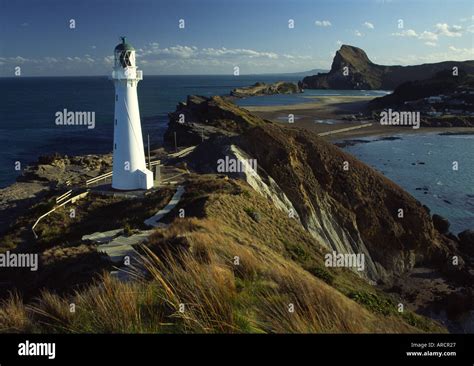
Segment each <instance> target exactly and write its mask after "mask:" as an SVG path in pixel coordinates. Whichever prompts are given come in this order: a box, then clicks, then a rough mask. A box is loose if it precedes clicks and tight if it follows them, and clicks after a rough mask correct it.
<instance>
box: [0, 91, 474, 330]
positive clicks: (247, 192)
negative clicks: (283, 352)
mask: <svg viewBox="0 0 474 366" xmlns="http://www.w3.org/2000/svg"><path fill="white" fill-rule="evenodd" d="M169 117H170V118H169V125H168V130H167V131H166V134H165V137H164V139H165V143H166V145H167V146H168V147H169V148H170V149H169V151H170V152H171V151H174V145H175V141H176V144H177V145H178V147H179V148H180V149H181V148H184V147H191V146H195V148H194V149H190V150H189V152H188V153H187V154H185V155H183V156H177V155H175V154H171V153H169V154H165V155H164V156H163V160H162V162H163V164H164V165H166V166H167V167H182V169H181V168H180V169H181V171H182V174H184V178H183V180H182V183H180V184H182V185H183V189H184V192H185V193H184V195H183V198H182V199H181V201H180V202H179V203H178V205H177V206H176V208H175V209H173V210H172V211H171V212H170V213H169V214H168V216H167V217H165V219H164V220H163V225H164V226H163V227H162V228H157V229H155V231H154V232H153V234H152V235H150V237H149V238H148V239H147V240H146V242H145V243H144V244H143V248H142V247H140V248H142V249H140V250H143V251H144V252H143V253H145V254H146V253H148V254H146V255H147V256H148V257H149V256H150V254H149V252H148V251H151V252H152V253H154V254H153V255H156V256H158V257H159V258H160V259H159V260H157V261H156V263H155V264H153V265H150V264H148V267H147V268H148V270H149V274H148V277H146V281H142V282H139V283H132V284H117V283H116V282H113V281H112V282H111V280H110V279H108V278H107V277H105V279H103V282H102V284H101V285H100V286H98V287H94V285H93V279H96V278H98V276H99V275H100V273H101V271H103V270H105V269H109V267H110V264H107V263H106V261H105V259H104V258H103V256H100V255H99V254H98V253H97V251H96V250H97V248H96V247H95V244H93V243H89V242H84V241H83V240H82V238H83V236H84V235H86V234H91V233H94V232H96V231H101V230H102V231H105V230H115V229H123V231H124V232H133V231H134V230H143V221H144V219H146V218H147V217H149V216H150V215H152V214H153V213H156V212H157V211H158V210H159V209H160V208H162V207H163V205H164V204H165V203H166V202H168V200H169V199H170V197H171V195H172V194H173V191H172V189H170V188H160V189H158V190H156V191H154V192H152V193H150V194H148V195H146V196H143V197H138V198H134V199H124V198H122V197H109V196H106V197H104V196H101V195H99V194H91V195H89V196H88V197H87V198H85V199H84V200H81V201H79V202H77V203H75V204H74V207H75V208H76V212H77V217H74V218H71V217H70V216H69V211H68V209H63V210H61V209H59V210H57V211H56V212H55V213H54V214H52V215H51V217H47V218H46V219H45V220H43V222H42V223H41V224H40V225H39V227H38V230H37V231H38V233H39V238H38V239H35V238H33V236H32V234H31V230H30V228H31V224H32V223H33V222H34V220H35V218H36V217H37V216H38V215H39V214H41V213H44V211H45V210H46V209H47V207H46V206H45V205H41V204H36V206H33V208H30V209H28V206H31V202H27V201H25V202H26V203H24V205H23V206H22V207H23V208H22V209H21V210H20V211H21V212H20V211H17V212H16V213H15V214H13V213H12V215H11V219H12V220H13V225H10V227H9V230H8V232H7V234H6V235H4V236H3V237H2V242H3V246H2V248H1V250H2V251H4V250H5V249H10V250H13V251H14V250H27V251H33V252H36V253H40V255H41V266H40V268H42V270H41V271H39V272H38V273H30V272H27V273H22V274H18V273H17V272H15V276H17V277H15V278H12V277H8V276H7V278H4V277H0V283H2V282H3V281H4V280H8V281H10V282H12V283H13V284H14V285H15V286H16V287H15V288H16V289H17V290H18V291H19V292H20V293H24V294H28V297H26V298H25V301H29V299H32V298H34V296H39V295H40V294H41V296H42V297H40V298H39V300H38V299H37V300H35V301H39V302H37V303H36V305H35V306H37V308H40V309H42V311H43V313H41V314H48V313H49V312H50V311H52V310H51V308H49V306H50V305H51V303H50V302H48V298H49V297H48V296H52V295H50V294H49V293H46V294H45V293H44V292H43V293H41V291H43V290H44V288H47V289H49V290H52V291H59V292H60V294H61V296H64V297H61V298H59V297H57V298H56V300H55V301H56V302H55V304H62V303H63V302H64V303H66V304H69V303H70V301H77V302H78V303H79V304H80V306H78V307H79V308H81V309H88V310H81V311H84V313H82V316H81V319H82V320H81V322H79V323H78V322H77V320H76V318H75V317H70V316H68V317H66V318H62V315H61V314H62V313H61V312H59V311H58V312H57V314H58V315H57V317H56V318H55V317H51V320H49V322H51V323H49V325H48V327H47V328H45V329H46V330H51V329H61V331H64V330H65V329H66V330H67V329H73V331H74V332H77V331H80V329H89V330H90V329H95V330H99V331H107V330H109V331H114V332H116V331H117V330H121V331H124V325H123V324H124V323H123V322H121V323H120V324H119V323H117V324H115V325H112V324H110V325H107V326H105V327H103V326H102V325H97V324H96V323H94V324H96V325H93V326H92V328H90V327H89V328H88V323H87V322H86V323H84V321H83V320H84V319H89V318H92V317H93V318H94V319H96V318H97V317H102V316H104V317H105V318H107V317H110V314H103V315H101V314H97V313H96V311H97V310H96V304H95V301H96V300H97V301H100V302H101V303H104V302H107V303H113V304H114V306H116V308H121V307H120V306H122V305H123V304H118V302H120V301H122V300H123V301H125V302H126V303H127V304H128V305H127V306H132V308H133V307H134V306H136V307H137V309H138V310H137V311H138V312H140V310H139V309H143V308H144V307H145V308H146V309H148V310H146V314H148V313H150V314H155V315H154V317H158V318H159V321H157V319H155V318H153V319H148V317H144V318H142V317H141V316H138V315H137V314H135V312H134V311H135V310H133V309H132V310H131V312H132V313H133V314H135V315H134V316H133V317H132V318H130V319H132V320H127V322H126V324H128V325H126V326H125V328H126V329H132V328H133V329H135V331H136V329H142V330H143V331H150V330H153V331H154V332H166V331H167V329H170V328H166V329H165V328H159V329H157V328H156V324H157V323H160V324H161V323H166V324H167V327H170V326H171V327H176V328H172V330H173V331H175V332H176V331H180V329H182V328H181V327H184V329H186V330H187V331H196V332H203V331H204V332H205V331H210V330H213V331H217V332H232V331H242V332H256V331H259V332H328V331H333V332H334V331H336V332H445V331H446V328H445V327H446V326H447V327H448V328H449V329H451V330H452V329H455V328H452V327H451V326H450V325H449V323H444V324H443V325H441V324H439V323H436V322H433V321H432V320H430V319H427V318H424V317H421V316H419V315H417V314H415V313H413V312H412V311H418V312H419V313H423V314H427V315H429V314H430V313H429V311H431V309H433V307H434V306H435V305H439V304H444V303H443V302H446V301H447V300H446V299H450V298H453V296H454V297H456V299H457V301H456V303H457V304H464V305H463V309H464V310H463V311H469V309H470V305H469V301H470V300H469V299H470V298H471V297H470V296H471V294H472V282H473V275H472V248H473V243H472V238H473V236H472V231H466V232H464V233H462V234H460V235H459V237H456V236H455V235H453V234H451V233H449V225H447V223H446V222H445V221H444V220H443V219H442V218H439V217H438V216H432V214H431V213H430V212H429V209H428V208H427V207H425V206H423V205H421V203H420V202H418V201H417V200H416V199H414V198H413V197H412V196H410V195H409V194H408V193H407V192H405V191H404V190H403V189H401V188H400V187H399V186H397V185H396V184H394V183H393V182H391V181H390V180H388V179H387V178H385V177H384V176H383V175H382V174H380V173H378V172H377V171H375V170H374V169H372V168H370V167H368V166H367V165H365V164H363V163H362V162H360V161H358V160H357V159H355V158H354V157H352V156H351V155H349V154H347V153H345V152H343V151H342V150H341V149H339V148H338V147H337V146H334V145H332V144H331V143H329V142H327V141H325V140H323V139H322V138H320V137H318V136H317V135H316V134H315V133H312V132H310V131H307V130H303V129H300V128H295V127H291V126H289V127H287V126H284V125H281V124H278V123H273V122H270V121H267V120H265V119H263V118H260V117H258V116H256V115H254V114H252V113H251V112H249V111H248V110H246V109H243V108H240V107H238V106H236V105H235V104H234V103H232V102H231V101H230V100H228V99H226V98H222V97H210V98H207V97H201V96H189V97H188V98H187V100H186V102H183V103H180V104H179V105H178V106H177V108H176V111H175V112H173V113H170V115H169ZM223 161H226V162H229V161H234V162H243V165H241V166H244V167H246V168H245V169H236V168H235V166H234V168H229V167H227V168H224V169H221V163H222V162H223ZM251 161H255V162H256V165H253V166H254V167H255V168H248V165H250V166H252V164H249V162H251ZM237 166H238V165H237ZM110 168H111V159H110V156H85V157H60V156H52V157H45V158H41V159H40V161H39V162H38V163H37V164H35V165H34V166H32V167H30V168H28V169H27V170H26V171H25V172H24V174H23V175H22V177H21V178H20V179H19V182H18V183H16V184H15V185H19V184H37V185H38V187H43V188H42V189H43V192H44V194H45V197H46V198H47V199H53V197H52V192H56V193H55V194H57V193H58V192H62V191H64V190H65V189H68V187H75V186H80V185H82V184H83V181H84V179H87V177H89V176H90V177H92V176H96V175H99V174H101V173H103V172H104V171H109V170H110ZM15 185H13V186H12V187H15ZM12 187H9V188H6V189H5V190H4V192H13V191H14V188H12ZM9 190H13V191H9ZM33 196H34V194H33ZM39 197H40V196H39V195H38V196H37V198H36V199H38V198H39ZM13 201H15V200H13V199H12V200H11V201H10V203H12V202H13ZM22 201H23V198H20V199H17V200H16V201H15V202H16V204H20V203H21V202H22ZM52 203H54V202H52ZM22 204H23V203H22ZM18 207H19V206H18ZM19 212H20V213H21V215H20V216H18V215H17V214H18V213H19ZM183 212H184V213H185V216H184V217H183V215H182V213H183ZM15 216H16V217H15ZM7 244H8V245H7ZM137 249H138V248H137ZM328 253H337V254H344V255H349V256H352V255H354V256H358V255H359V256H360V255H362V256H363V258H364V265H363V266H362V267H360V268H355V267H354V268H337V266H336V267H331V266H328V265H327V264H326V262H325V256H326V255H327V254H328ZM235 258H239V261H240V263H239V265H233V264H232V263H233V261H235ZM453 258H457V259H456V261H453ZM150 266H151V267H150ZM183 268H185V269H186V270H183ZM426 272H428V273H429V274H430V276H434V277H435V278H436V279H437V280H438V279H439V281H441V283H442V284H443V286H441V285H436V286H435V284H433V283H432V282H433V281H432V277H429V276H426V277H420V276H419V273H426ZM9 273H10V272H9ZM64 274H67V275H64ZM51 278H54V279H55V280H54V281H52V280H51ZM8 281H6V282H8ZM416 281H417V282H416ZM415 282H416V283H417V284H418V285H419V287H418V288H414V287H413V286H412V284H413V283H415ZM436 283H438V282H436ZM104 284H105V285H104ZM163 284H165V285H166V286H167V287H166V289H170V288H172V289H173V291H178V292H177V293H175V294H169V293H168V292H166V291H168V290H166V291H164V292H163V293H165V294H166V295H165V296H170V297H169V298H168V299H166V300H165V303H166V306H165V305H163V301H162V299H158V298H156V297H154V296H153V294H154V293H156V288H160V289H161V288H163V286H164V285H163ZM2 285H3V286H8V284H5V283H3V284H2ZM10 286H12V285H11V284H10ZM87 286H89V287H87ZM104 286H105V287H104ZM420 288H421V290H420ZM138 289H139V290H140V291H142V292H143V291H144V293H147V294H148V295H147V296H146V299H147V303H146V304H143V303H142V302H141V301H142V300H141V299H142V298H140V297H134V296H132V295H130V297H128V296H127V297H126V299H125V298H122V297H117V296H115V295H114V294H116V293H130V294H133V293H137V291H138ZM73 290H74V291H79V292H76V295H70V294H71V292H72V291H73ZM119 290H120V291H119ZM142 292H141V293H142ZM55 296H56V295H55ZM68 296H77V298H76V299H71V298H70V297H68ZM295 296H296V298H295ZM177 298H179V299H180V301H184V302H186V303H189V304H200V303H202V302H205V301H208V299H212V301H211V303H206V306H203V307H199V309H201V310H200V311H202V312H203V313H201V312H199V311H196V312H194V310H193V313H191V314H190V315H186V318H183V319H181V318H179V317H177V315H176V314H178V313H175V312H173V311H171V310H170V309H169V306H170V304H173V301H175V299H177ZM15 301H17V302H18V301H19V300H15ZM292 301H294V302H295V303H298V304H299V306H300V310H299V311H300V312H299V313H298V316H300V317H301V320H300V321H298V322H296V323H294V319H291V320H290V319H287V318H286V315H285V314H286V313H287V312H286V311H285V312H283V313H281V314H280V313H278V310H275V309H278V308H279V306H280V305H281V304H287V303H289V302H292ZM398 303H403V304H406V305H407V310H406V311H405V312H404V313H400V312H398V311H397V304H398ZM10 304H13V303H10ZM15 304H16V305H15V306H17V307H18V308H20V309H21V306H23V305H22V304H21V303H20V304H18V303H15ZM213 304H220V305H219V306H222V308H220V309H219V310H216V309H215V308H213V307H212V306H213ZM279 304H280V305H279ZM10 306H13V305H10ZM61 306H62V305H61ZM443 306H445V307H444V308H448V307H449V306H450V305H449V306H448V305H446V304H445V305H443ZM162 307H164V308H165V310H164V312H160V311H161V310H160V311H158V310H157V309H161V308H162ZM2 309H3V308H1V307H0V324H2V327H3V328H4V329H10V328H11V327H13V326H14V327H16V328H15V329H18V327H20V329H22V330H23V331H25V329H26V330H28V329H31V328H28V327H30V326H32V324H37V323H35V322H37V321H38V319H37V316H38V314H37V313H34V312H33V313H29V311H28V308H27V309H23V310H22V311H23V312H24V313H25V314H27V315H25V317H26V318H25V320H24V321H23V322H22V323H21V324H20V325H18V324H16V323H14V320H11V319H9V318H8V317H3V316H2V314H3V313H4V312H3V313H2V311H3V310H2ZM275 311H276V312H275ZM170 314H171V315H170ZM173 314H174V315H173ZM235 314H238V316H237V315H235ZM268 314H271V315H268ZM348 314H351V315H348ZM117 315H118V316H120V317H126V316H127V314H126V313H120V312H119V314H117ZM178 315H179V314H178ZM189 317H191V318H189ZM215 317H217V318H215ZM237 318H238V319H239V320H238V321H236V320H235V319H237ZM55 319H56V320H55ZM58 319H59V320H58ZM133 319H135V320H133ZM136 319H140V322H139V325H138V324H136V323H135V322H136ZM190 319H191V320H190ZM209 319H211V320H212V322H211V323H209V324H208V323H205V322H206V321H209ZM311 319H313V320H311ZM443 321H444V319H443ZM12 323H13V325H12ZM56 323H57V325H55V324H56ZM84 324H85V325H84ZM229 324H230V325H229ZM55 327H59V328H55ZM127 327H129V328H127ZM137 327H138V328H137Z"/></svg>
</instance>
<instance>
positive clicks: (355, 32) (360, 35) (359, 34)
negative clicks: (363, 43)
mask: <svg viewBox="0 0 474 366" xmlns="http://www.w3.org/2000/svg"><path fill="white" fill-rule="evenodd" d="M354 34H355V35H356V36H357V37H362V36H363V34H362V33H361V32H359V31H358V30H357V29H356V30H355V31H354Z"/></svg>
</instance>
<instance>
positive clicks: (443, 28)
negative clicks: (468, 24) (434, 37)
mask: <svg viewBox="0 0 474 366" xmlns="http://www.w3.org/2000/svg"><path fill="white" fill-rule="evenodd" d="M435 28H436V32H437V33H438V34H439V35H442V36H446V37H461V36H462V27H461V26H459V25H452V26H449V25H448V24H447V23H438V24H436V26H435Z"/></svg>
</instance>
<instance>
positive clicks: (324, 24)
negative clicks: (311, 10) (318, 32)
mask: <svg viewBox="0 0 474 366" xmlns="http://www.w3.org/2000/svg"><path fill="white" fill-rule="evenodd" d="M314 24H316V25H317V26H318V27H330V26H331V25H332V24H331V22H330V21H329V20H316V21H315V22H314Z"/></svg>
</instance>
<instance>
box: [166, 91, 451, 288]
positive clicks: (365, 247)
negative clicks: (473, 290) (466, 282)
mask: <svg viewBox="0 0 474 366" xmlns="http://www.w3.org/2000/svg"><path fill="white" fill-rule="evenodd" d="M201 104H202V106H201V107H200V108H202V109H203V110H206V109H207V108H210V109H212V110H214V112H213V113H212V114H214V113H215V109H219V101H218V102H217V103H216V99H213V98H211V99H205V98H203V99H202V101H201ZM222 107H223V108H224V110H227V106H226V104H223V105H222ZM234 112H235V113H237V114H238V115H237V116H235V118H236V119H237V120H240V121H243V118H244V117H245V119H248V118H249V113H248V112H247V111H245V110H243V109H240V108H238V107H235V109H234ZM227 117H229V116H227ZM250 120H251V121H255V120H253V119H250ZM261 121H262V120H261ZM200 123H205V122H203V121H200ZM213 123H214V124H215V123H216V121H214V122H213ZM170 128H171V129H173V123H171V122H170ZM225 157H228V158H237V159H239V160H241V159H243V158H246V159H248V158H252V159H256V160H257V163H258V168H257V173H258V174H256V173H255V172H253V173H252V172H243V173H242V172H241V173H226V174H228V175H231V176H236V177H240V178H241V179H243V180H245V181H247V182H248V183H249V184H250V186H252V187H253V188H254V189H255V190H256V191H257V192H259V193H260V194H262V195H264V196H266V197H267V198H270V200H271V201H273V202H274V204H275V206H276V207H278V208H279V209H280V210H282V211H285V212H286V213H287V214H288V213H289V212H290V210H294V211H296V212H295V213H296V214H295V215H294V219H296V220H298V221H299V222H300V223H301V225H302V226H303V227H304V228H305V229H306V230H307V231H308V232H309V233H310V234H311V235H312V236H313V237H314V238H315V242H316V243H318V244H319V245H322V246H323V247H325V248H326V250H327V252H331V251H332V250H335V251H337V252H338V253H363V254H365V258H366V268H365V271H364V276H365V277H366V278H369V279H372V280H374V281H376V280H382V281H386V282H390V278H392V277H393V276H397V275H399V274H402V273H404V272H406V271H409V270H410V269H412V268H413V267H414V266H415V265H420V264H430V263H431V264H435V263H436V264H438V263H446V262H447V260H446V258H447V257H448V255H449V253H451V252H453V249H452V246H453V242H451V241H450V240H449V239H448V238H446V237H445V236H442V235H441V234H439V233H438V232H437V231H436V230H435V229H434V227H433V223H432V220H431V218H430V215H429V213H428V211H427V210H426V209H425V208H424V207H423V206H422V205H421V204H420V203H419V202H418V201H417V200H415V199H414V198H413V197H411V196H410V195H409V194H408V193H406V192H405V191H403V190H402V189H401V188H400V187H398V186H397V185H395V184H394V183H393V182H391V181H390V180H388V179H387V178H385V177H384V176H383V175H381V174H379V173H378V172H376V171H375V170H373V169H372V168H370V167H368V166H366V165H365V164H363V163H361V162H359V161H358V160H356V159H355V158H353V157H352V156H350V155H348V154H346V153H344V152H343V151H342V150H340V149H339V148H337V147H335V146H333V145H331V144H329V143H327V142H325V141H324V140H322V139H321V138H319V137H317V136H316V135H315V134H312V133H310V132H308V131H301V130H298V129H292V128H287V127H282V126H279V125H275V124H272V123H266V122H264V121H263V123H261V122H260V123H257V124H254V125H253V126H252V127H250V126H249V128H242V133H240V134H236V133H234V134H232V135H220V136H218V135H214V136H212V137H211V138H209V139H208V140H206V141H205V142H204V143H201V144H200V145H199V146H198V147H197V148H196V149H195V151H194V152H193V153H192V154H191V155H190V156H189V157H188V162H189V165H190V166H191V167H193V168H195V169H197V170H201V171H203V172H214V173H215V172H216V170H217V160H218V159H224V158H225ZM344 164H348V165H347V166H348V170H344ZM399 209H402V210H403V217H402V218H401V217H399V216H398V215H399Z"/></svg>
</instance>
